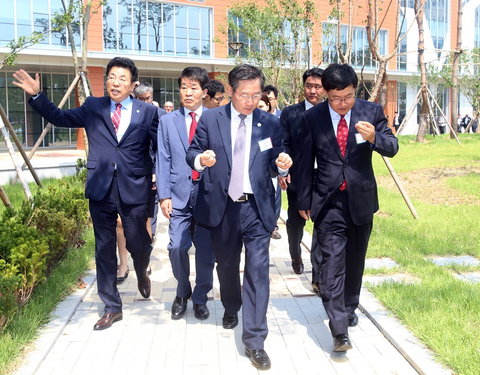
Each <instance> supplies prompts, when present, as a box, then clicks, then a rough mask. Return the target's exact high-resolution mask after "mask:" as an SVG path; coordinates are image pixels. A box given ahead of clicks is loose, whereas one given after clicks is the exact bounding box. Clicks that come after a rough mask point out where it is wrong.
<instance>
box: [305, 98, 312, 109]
mask: <svg viewBox="0 0 480 375" xmlns="http://www.w3.org/2000/svg"><path fill="white" fill-rule="evenodd" d="M312 107H313V104H312V103H310V102H309V101H308V100H307V99H305V111H308V110H309V109H310V108H312Z"/></svg>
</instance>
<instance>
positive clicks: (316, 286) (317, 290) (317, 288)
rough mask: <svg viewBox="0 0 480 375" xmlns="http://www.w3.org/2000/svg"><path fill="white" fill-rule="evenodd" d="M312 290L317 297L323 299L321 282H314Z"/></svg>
mask: <svg viewBox="0 0 480 375" xmlns="http://www.w3.org/2000/svg"><path fill="white" fill-rule="evenodd" d="M312 290H313V293H315V294H316V295H317V296H319V297H321V295H320V283H319V282H315V281H313V282H312Z"/></svg>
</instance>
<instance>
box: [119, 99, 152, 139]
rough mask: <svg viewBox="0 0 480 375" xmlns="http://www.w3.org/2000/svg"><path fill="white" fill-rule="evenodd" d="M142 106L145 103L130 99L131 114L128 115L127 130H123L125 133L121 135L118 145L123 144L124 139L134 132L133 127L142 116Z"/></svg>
mask: <svg viewBox="0 0 480 375" xmlns="http://www.w3.org/2000/svg"><path fill="white" fill-rule="evenodd" d="M144 105H145V103H143V102H142V101H140V100H135V99H132V113H131V115H130V124H128V128H127V130H125V133H124V134H123V136H122V138H121V139H120V142H119V143H122V142H124V141H125V139H126V138H127V137H128V135H129V134H130V133H131V132H133V131H134V130H135V127H136V126H137V124H138V123H139V122H140V121H139V120H140V118H141V116H143V113H142V112H143V110H144V108H143V106H144ZM115 138H116V136H115Z"/></svg>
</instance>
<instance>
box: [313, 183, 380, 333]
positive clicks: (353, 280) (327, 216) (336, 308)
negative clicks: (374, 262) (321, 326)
mask: <svg viewBox="0 0 480 375" xmlns="http://www.w3.org/2000/svg"><path fill="white" fill-rule="evenodd" d="M315 231H316V233H317V239H318V246H319V249H320V250H321V253H322V263H321V267H320V278H321V280H320V293H321V296H322V301H323V306H324V307H325V310H326V312H327V315H328V318H329V319H330V322H329V326H330V331H331V333H332V335H333V336H337V335H339V334H347V333H348V318H347V315H348V314H349V313H352V312H354V311H355V309H356V308H357V307H358V303H359V298H360V289H361V286H362V276H363V270H364V266H365V255H366V252H367V247H368V240H369V238H370V233H371V231H372V222H369V223H367V224H364V225H355V224H353V222H352V220H351V217H350V212H349V209H348V190H346V191H343V192H341V191H337V192H336V193H335V194H334V196H333V197H332V198H331V200H330V202H329V203H327V205H326V207H325V208H324V209H323V210H322V211H321V212H320V215H319V216H318V217H317V219H316V220H315Z"/></svg>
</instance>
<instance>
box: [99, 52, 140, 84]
mask: <svg viewBox="0 0 480 375" xmlns="http://www.w3.org/2000/svg"><path fill="white" fill-rule="evenodd" d="M114 66H118V67H120V68H125V69H128V70H130V74H131V75H132V82H135V81H138V69H137V67H136V66H135V63H134V62H133V61H132V60H130V59H129V58H128V57H118V56H117V57H114V58H113V59H111V60H110V61H109V62H108V64H107V75H106V77H108V75H109V74H110V70H111V69H112V68H113V67H114Z"/></svg>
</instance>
